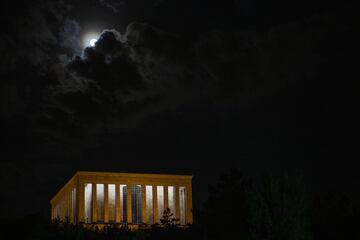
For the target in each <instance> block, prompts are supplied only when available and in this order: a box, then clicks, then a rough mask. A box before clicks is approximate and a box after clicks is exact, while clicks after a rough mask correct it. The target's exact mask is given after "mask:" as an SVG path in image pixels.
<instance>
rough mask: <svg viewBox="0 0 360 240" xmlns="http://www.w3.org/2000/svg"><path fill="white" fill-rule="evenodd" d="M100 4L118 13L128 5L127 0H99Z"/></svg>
mask: <svg viewBox="0 0 360 240" xmlns="http://www.w3.org/2000/svg"><path fill="white" fill-rule="evenodd" d="M99 2H100V4H101V5H103V6H105V7H108V8H110V9H111V10H112V11H114V12H115V13H118V12H119V11H120V9H121V8H122V7H124V6H125V5H126V2H125V1H118V0H99Z"/></svg>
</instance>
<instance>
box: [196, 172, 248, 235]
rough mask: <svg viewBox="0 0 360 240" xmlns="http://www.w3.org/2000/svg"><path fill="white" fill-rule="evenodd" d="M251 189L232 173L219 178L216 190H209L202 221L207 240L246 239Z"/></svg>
mask: <svg viewBox="0 0 360 240" xmlns="http://www.w3.org/2000/svg"><path fill="white" fill-rule="evenodd" d="M250 186H251V184H250V181H248V180H245V179H244V178H243V176H242V175H241V174H240V172H239V171H238V170H236V169H232V170H231V171H230V173H229V174H224V175H222V176H221V177H220V180H219V183H218V185H217V186H216V187H210V188H209V197H208V200H207V201H206V202H205V204H204V214H203V219H202V221H203V222H204V225H205V226H204V228H205V234H206V236H207V238H208V239H230V238H233V237H236V238H237V239H247V237H248V232H249V227H248V216H249V207H248V199H247V195H248V191H249V190H250Z"/></svg>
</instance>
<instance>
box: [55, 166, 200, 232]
mask: <svg viewBox="0 0 360 240" xmlns="http://www.w3.org/2000/svg"><path fill="white" fill-rule="evenodd" d="M50 203H51V218H52V219H57V218H58V219H60V220H62V221H65V220H66V219H68V220H69V221H70V222H72V223H75V224H78V223H96V224H107V223H119V224H154V223H160V219H161V217H162V215H163V212H164V210H165V209H167V208H169V209H170V210H171V212H172V213H173V214H174V216H175V218H176V219H179V221H178V224H180V225H185V224H188V223H192V221H193V217H192V176H190V175H167V174H137V173H113V172H77V173H76V174H75V175H74V176H73V177H72V178H71V179H70V180H69V181H68V182H67V183H66V184H65V186H63V187H62V188H61V189H60V191H59V192H58V193H57V194H56V195H55V196H54V197H53V198H52V199H51V201H50Z"/></svg>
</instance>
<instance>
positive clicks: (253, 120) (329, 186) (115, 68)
mask: <svg viewBox="0 0 360 240" xmlns="http://www.w3.org/2000/svg"><path fill="white" fill-rule="evenodd" d="M0 13H1V14H0V16H1V17H0V20H1V21H0V22H1V29H2V32H1V33H0V36H1V37H0V52H1V57H0V59H1V60H0V61H1V65H0V114H1V115H0V116H1V121H0V123H1V126H0V127H1V137H0V139H1V148H2V150H1V153H0V159H1V168H0V174H1V175H0V187H1V189H2V200H1V201H2V204H0V206H1V209H0V213H1V215H2V216H22V215H25V214H28V213H31V212H37V211H48V206H49V205H48V201H49V199H50V197H51V196H52V195H53V194H54V193H55V192H56V191H57V190H58V189H59V187H60V186H61V185H63V184H64V183H65V182H66V181H67V179H69V178H70V177H71V176H72V175H73V174H74V173H75V172H76V171H77V170H94V171H119V172H160V173H185V174H194V176H195V177H194V185H195V190H196V194H195V197H196V203H198V204H199V203H200V202H201V200H202V199H203V198H204V196H205V195H206V191H207V184H208V183H212V182H214V181H215V180H216V179H217V177H218V176H219V174H221V173H222V172H226V171H227V170H229V169H230V168H232V167H236V168H238V169H239V170H240V171H241V172H243V173H244V174H245V175H249V176H255V175H257V174H261V173H263V172H271V173H280V172H284V171H287V172H290V173H294V172H300V173H302V174H303V175H304V176H305V179H306V181H307V183H308V187H309V189H310V191H327V190H331V191H342V192H346V193H349V194H352V195H356V194H358V189H359V181H358V177H357V174H358V171H357V169H356V168H355V167H354V162H355V161H354V160H352V159H356V158H354V157H350V156H351V155H352V154H353V153H355V149H356V146H355V143H352V141H350V136H351V135H352V134H351V132H352V131H353V128H354V127H353V126H354V125H355V122H356V121H355V120H354V119H355V118H354V116H355V115H356V114H355V113H354V110H356V109H357V106H355V103H354V102H355V101H354V99H355V92H354V89H353V88H352V87H350V86H351V84H350V83H348V82H350V81H349V80H350V79H352V78H353V77H352V73H353V72H354V70H352V69H354V68H353V65H354V64H353V65H351V64H349V62H350V61H348V60H349V59H350V55H351V54H350V53H351V51H352V48H353V46H355V45H354V40H353V38H351V36H350V32H351V29H352V27H353V24H354V23H353V22H354V16H355V15H356V14H355V12H354V6H353V4H351V3H343V2H341V3H340V2H339V3H338V4H334V5H330V4H329V3H327V2H326V1H319V2H313V1H295V2H294V1H291V3H289V1H288V3H282V2H280V1H273V2H271V3H270V1H253V0H243V1H240V0H239V1H236V0H233V1H226V2H224V3H223V2H221V1H212V0H210V1H209V0H208V1H205V0H199V1H184V0H183V1H180V0H166V1H165V0H154V1H150V0H132V1H125V0H124V1H115V0H111V1H110V0H88V1H80V0H79V1H65V0H63V1H45V0H37V1H12V3H11V4H10V3H8V4H5V5H4V6H2V7H1V10H0ZM93 36H97V37H99V39H98V41H97V43H96V45H95V47H88V48H86V49H85V46H84V45H85V44H87V42H88V40H87V39H88V38H89V37H93ZM343 145H346V147H343ZM25 198H26V199H27V200H29V201H30V202H28V203H27V204H26V205H25V204H24V202H23V201H24V199H25ZM15 206H16V207H15Z"/></svg>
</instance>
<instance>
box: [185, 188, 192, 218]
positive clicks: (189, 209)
mask: <svg viewBox="0 0 360 240" xmlns="http://www.w3.org/2000/svg"><path fill="white" fill-rule="evenodd" d="M185 194H186V204H185V206H186V216H185V218H186V223H192V222H193V216H192V188H191V186H189V185H188V186H186V190H185Z"/></svg>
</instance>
